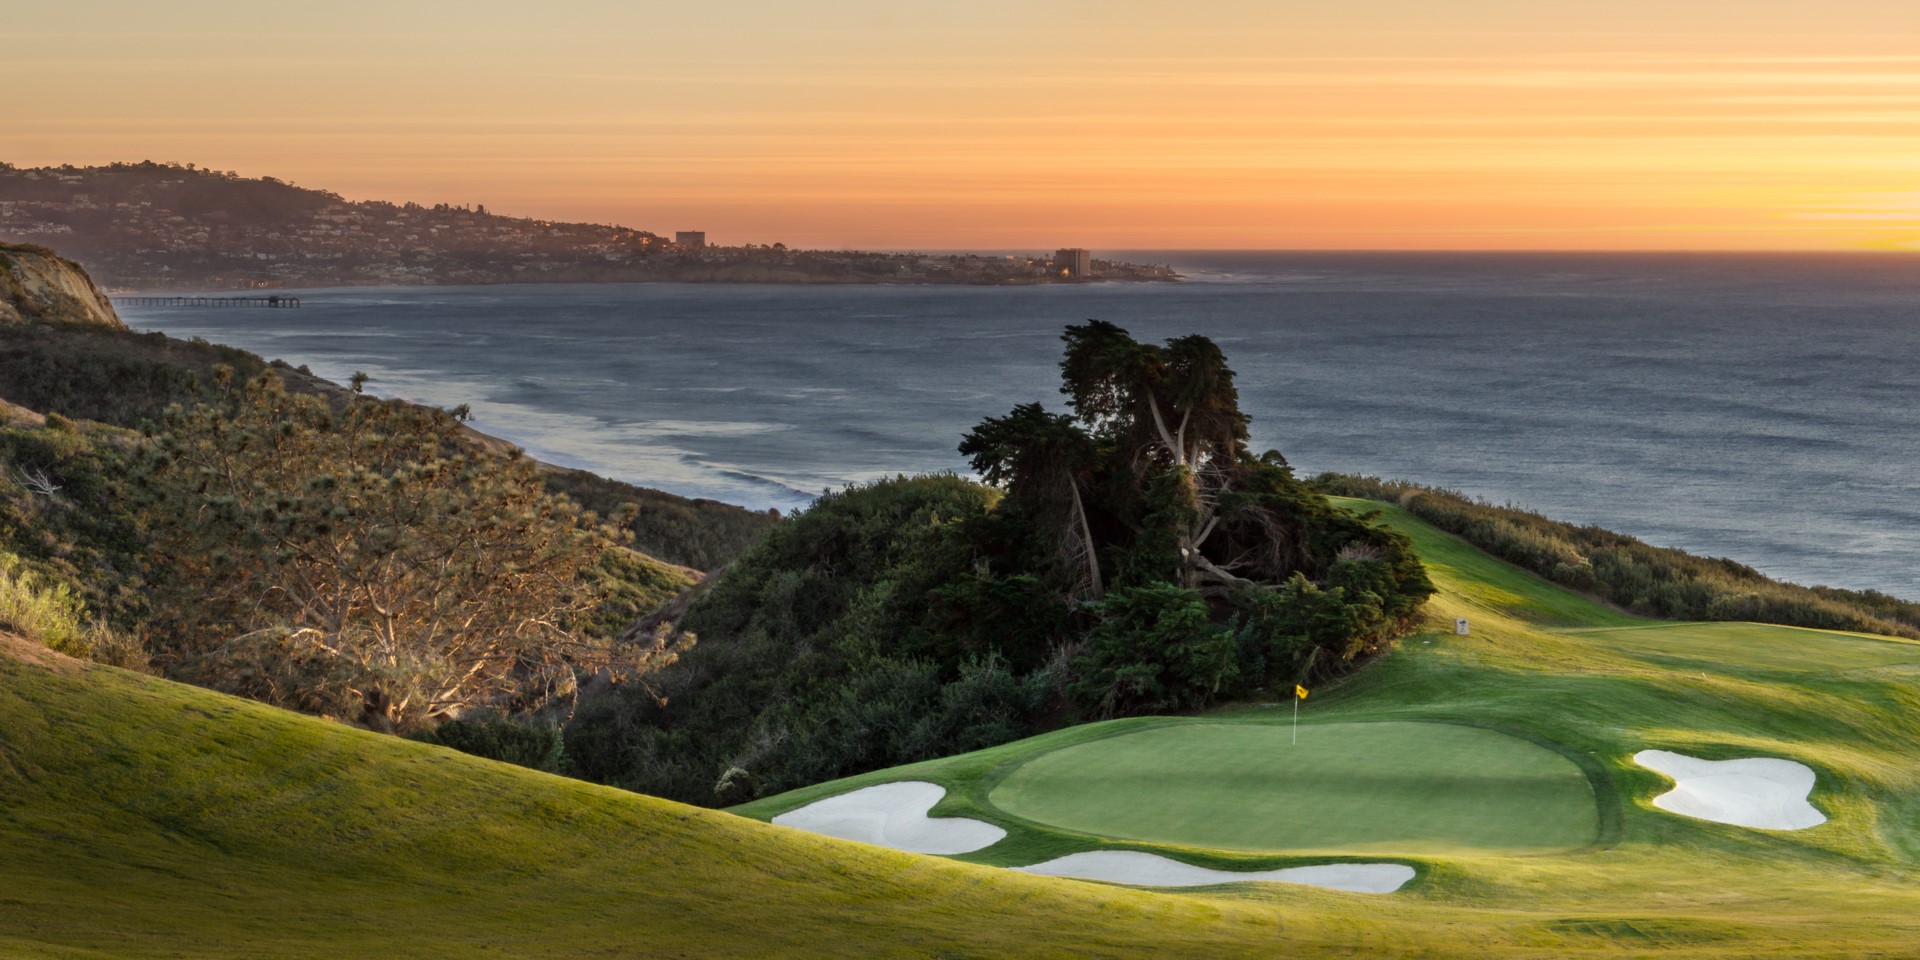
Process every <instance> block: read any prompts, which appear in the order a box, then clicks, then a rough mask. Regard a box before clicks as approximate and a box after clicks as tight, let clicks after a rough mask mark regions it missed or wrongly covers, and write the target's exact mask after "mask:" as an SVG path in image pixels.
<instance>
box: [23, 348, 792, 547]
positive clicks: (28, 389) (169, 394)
mask: <svg viewBox="0 0 1920 960" xmlns="http://www.w3.org/2000/svg"><path fill="white" fill-rule="evenodd" d="M270 366H277V365H273V364H269V363H267V362H266V361H264V360H262V359H261V358H260V357H257V356H254V355H253V354H251V353H248V352H246V351H244V350H240V349H237V348H234V347H228V346H222V345H219V344H212V343H207V342H205V341H203V340H178V339H174V338H172V337H168V336H166V335H164V334H160V333H133V332H129V331H125V330H108V329H101V328H78V327H50V326H43V325H38V324H0V398H4V399H6V400H10V401H12V402H14V403H17V404H19V405H21V406H23V407H27V408H30V409H34V410H40V411H48V412H58V413H60V414H63V415H65V416H68V417H73V418H77V419H84V420H97V421H100V422H102V423H107V424H112V425H115V426H121V427H128V428H137V427H139V426H141V425H142V424H143V423H149V422H154V421H157V420H159V418H160V417H161V416H162V414H163V413H164V412H165V411H166V409H167V407H169V406H172V405H174V404H185V405H191V404H193V403H194V402H196V397H197V394H198V391H199V390H200V389H202V388H203V387H204V386H205V385H206V384H207V383H208V382H210V380H211V378H212V377H213V375H214V371H215V370H216V369H219V368H222V367H225V368H229V369H231V370H233V371H234V375H235V376H236V377H237V378H238V379H239V380H242V381H245V380H249V379H252V378H253V377H256V376H258V375H260V374H261V373H263V372H266V371H267V370H268V369H269V367H270ZM281 379H282V383H283V384H284V385H285V386H286V388H287V389H288V390H289V391H291V392H294V393H312V394H319V395H324V396H327V397H329V398H331V400H332V402H334V403H335V404H336V405H337V404H339V403H341V402H344V399H345V397H346V395H347V392H346V391H345V390H343V389H340V388H339V387H337V386H336V385H334V384H331V383H328V382H326V381H323V380H319V379H317V378H314V377H311V376H308V375H307V374H305V373H304V372H300V371H291V370H284V369H282V370H281ZM482 446H484V447H486V448H489V449H498V448H503V447H504V444H497V443H495V444H482ZM541 476H542V480H543V482H544V483H545V484H546V486H547V488H548V489H549V490H551V491H553V492H555V493H560V494H564V495H566V496H567V497H569V498H571V499H573V500H574V501H576V502H578V503H580V504H581V505H582V506H584V507H586V508H587V509H589V510H592V511H595V512H596V513H599V514H600V515H601V516H604V517H613V516H615V515H616V514H617V513H620V511H621V508H622V506H623V505H626V504H633V505H634V506H635V507H637V509H636V510H633V511H631V512H627V513H624V514H622V515H621V516H622V526H623V527H624V528H625V529H626V530H627V531H628V532H630V533H631V534H632V535H633V547H634V549H636V550H639V551H641V552H643V553H646V554H648V555H649V556H653V557H657V558H659V559H661V560H665V561H667V562H668V563H673V564H679V565H682V566H687V567H693V568H695V569H699V570H711V569H715V568H718V567H720V566H723V565H725V564H726V563H728V562H729V561H731V560H732V559H733V558H735V557H737V556H739V555H740V554H741V553H742V552H744V551H745V550H746V549H747V548H748V547H750V546H752V545H753V543H755V542H756V541H758V540H759V538H760V537H761V536H763V535H764V534H765V533H766V531H767V530H768V529H769V528H771V527H772V526H774V525H775V524H777V523H778V522H779V517H778V516H777V515H770V514H768V513H764V512H759V511H753V510H747V509H744V508H741V507H736V506H733V505H731V504H724V503H718V502H716V501H712V500H692V499H688V498H686V497H680V496H676V495H674V494H670V493H666V492H664V491H660V490H650V489H647V488H644V487H636V486H633V485H631V484H626V483H621V482H619V481H617V480H608V479H606V478H604V477H597V476H594V475H593V474H590V473H587V472H585V471H581V470H568V469H559V468H551V469H546V470H543V471H542V474H541Z"/></svg>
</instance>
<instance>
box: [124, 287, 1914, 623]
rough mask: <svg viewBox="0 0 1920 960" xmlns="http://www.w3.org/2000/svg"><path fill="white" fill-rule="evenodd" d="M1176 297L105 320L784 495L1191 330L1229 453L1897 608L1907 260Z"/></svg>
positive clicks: (903, 456) (743, 489) (947, 461)
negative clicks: (1879, 599) (1085, 334)
mask: <svg viewBox="0 0 1920 960" xmlns="http://www.w3.org/2000/svg"><path fill="white" fill-rule="evenodd" d="M1122 256H1126V257H1127V258H1129V259H1138V260H1152V261H1154V262H1169V263H1172V264H1174V265H1175V266H1177V267H1179V268H1180V269H1181V270H1182V272H1184V273H1186V274H1187V275H1188V276H1189V277H1190V278H1191V280H1190V282H1186V283H1181V284H1160V285H1111V286H1109V285H1094V286H1084V287H1075V286H1047V287H1001V288H996V287H935V286H869V287H833V286H824V287H794V286H737V287H736V286H716V285H681V284H648V285H610V286H558V287H556V286H494V287H435V288H357V289H322V290H305V291H297V292H298V293H299V295H301V296H302V297H303V298H304V301H305V306H304V308H303V309H300V310H297V311H295V310H192V309H177V308H146V309H127V310H125V311H123V312H124V313H125V315H126V317H127V320H128V321H129V323H131V324H132V325H134V326H136V327H139V328H143V329H158V330H164V331H166V332H167V333H169V334H172V335H174V336H181V337H192V336H197V337H204V338H206V339H208V340H213V341H216V342H222V343H230V344H233V345H235V346H239V347H243V348H246V349H248V350H252V351H255V352H258V353H260V354H263V355H265V356H267V357H270V358H271V357H279V358H284V359H285V360H287V361H288V362H290V363H293V364H296V365H298V364H307V365H309V366H310V367H311V368H312V369H313V371H314V372H315V373H318V374H321V375H322V376H326V377H329V378H332V379H336V380H344V379H345V378H346V377H347V376H348V375H349V374H351V373H353V372H354V371H356V370H359V371H365V372H367V373H368V374H370V375H371V376H372V382H371V388H372V389H373V390H374V391H376V392H378V393H381V394H383V395H391V396H402V397H407V398H409V399H414V400H419V401H423V402H427V403H433V404H439V405H443V406H452V405H454V404H460V403H467V404H471V405H472V408H473V410H474V412H475V424H476V426H478V427H479V428H480V429H482V430H486V431H488V432H490V433H494V434H496V435H499V436H502V437H505V438H507V439H509V440H512V441H513V442H515V443H518V444H521V445H522V446H524V447H526V448H527V449H528V450H529V451H531V452H533V453H535V454H536V455H538V456H540V457H542V458H545V459H549V460H553V461H556V462H561V463H566V464H571V465H576V466H581V467H586V468H589V469H592V470H595V471H597V472H600V473H603V474H607V475H609V476H614V477H618V478H620V479H624V480H629V481H632V482H635V483H640V484H645V485H649V486H655V487H660V488H663V489H667V490H671V491H674V492H677V493H682V494H686V495H690V496H701V497H711V498H714V499H718V500H725V501H730V502H734V503H739V504H744V505H747V506H751V507H756V508H767V507H778V508H782V509H789V508H793V507H798V506H801V505H804V504H805V503H807V502H808V501H809V500H810V499H811V498H812V497H814V496H816V495H817V494H818V493H819V492H820V491H822V490H824V489H829V488H834V487H838V486H840V485H842V484H846V483H853V482H860V481H868V480H873V479H876V478H881V477H886V476H891V475H894V474H897V473H916V472H922V471H936V470H955V471H964V470H965V463H964V461H963V460H962V459H961V458H960V456H959V455H958V454H957V453H956V452H955V445H956V444H957V443H958V441H959V438H960V435H961V434H962V433H963V432H964V431H965V430H966V429H968V428H969V427H970V426H972V425H973V424H975V423H977V422H978V421H979V420H980V419H981V418H982V417H986V416H992V415H998V414H1002V413H1005V412H1006V411H1007V410H1008V408H1010V407H1011V406H1013V405H1014V404H1016V403H1021V402H1025V401H1030V400H1038V401H1042V402H1045V403H1046V404H1048V405H1049V406H1050V407H1053V408H1056V409H1058V408H1063V406H1064V404H1063V402H1062V400H1063V398H1062V397H1061V396H1060V395H1059V393H1058V385H1059V382H1058V371H1057V367H1056V364H1057V363H1058V361H1059V356H1060V349H1061V344H1060V341H1059V336H1060V332H1061V329H1062V328H1063V327H1064V326H1065V325H1066V324H1069V323H1074V322H1079V321H1082V320H1085V319H1087V318H1100V319H1104V320H1109V321H1112V322H1114V323H1118V324H1120V325H1121V326H1123V327H1126V328H1128V329H1129V330H1131V331H1132V332H1133V333H1134V334H1135V336H1137V337H1140V338H1143V339H1154V340H1159V339H1164V338H1167V337H1173V336H1180V335H1184V334H1188V333H1202V334H1205V335H1207V336H1210V337H1213V338H1214V339H1215V340H1217V341H1218V342H1219V343H1220V344H1221V345H1222V346H1223V348H1224V349H1225V350H1226V351H1227V355H1228V358H1229V361H1230V363H1231V364H1232V366H1233V368H1234V369H1235V370H1236V371H1237V372H1238V374H1239V387H1240V395H1241V403H1242V407H1243V408H1244V409H1245V410H1246V411H1247V412H1249V413H1250V414H1251V415H1252V417H1253V440H1254V445H1255V448H1256V450H1262V449H1267V448H1270V447H1274V448H1278V449H1279V450H1281V451H1282V452H1283V453H1284V454H1285V455H1286V456H1287V458H1288V459H1289V460H1290V461H1291V462H1292V463H1293V464H1294V465H1295V467H1296V468H1298V469H1299V470H1300V471H1301V472H1303V473H1313V472H1318V471H1321V470H1341V471H1348V472H1357V473H1373V474H1379V475H1383V476H1389V477H1401V478H1407V479H1413V480H1417V481H1420V482H1422V483H1427V484H1434V485H1440V486H1445V487H1450V488H1453V489H1457V490H1460V491H1463V492H1465V493H1468V494H1471V495H1476V496H1481V497H1485V498H1488V499H1491V500H1494V501H1497V502H1512V503H1514V504H1517V505H1520V506H1524V507H1527V508H1531V509H1535V510H1539V511H1541V512H1543V513H1546V514H1548V515H1550V516H1553V517H1557V518H1560V519H1565V520H1570V521H1574V522H1579V523H1597V524H1601V525H1604V526H1607V527H1611V528H1614V529H1617V530H1621V531H1624V532H1627V533H1631V534H1634V535H1636V536H1639V537H1641V538H1643V539H1645V540H1648V541H1650V542H1653V543H1656V544H1662V545H1668V546H1676V547H1680V548H1683V549H1686V550H1690V551H1694V552H1696V553H1702V554H1707V555H1713V556H1727V557H1732V558H1734V559H1737V560H1740V561H1742V562H1744V563H1748V564H1751V565H1753V566H1755V567H1758V568H1760V569H1761V570H1764V571H1766V572H1767V573H1769V574H1772V575H1774V576H1778V577H1782V578H1785V579H1789V580H1795V581H1799V582H1803V583H1826V584H1833V585H1838V586H1848V587H1856V588H1870V589H1878V590H1883V591H1887V592H1890V593H1893V594H1896V595H1900V596H1905V597H1914V598H1920V477H1917V476H1916V467H1920V259H1915V258H1909V257H1900V256H1873V255H1673V254H1610V255H1594V254H1522V255H1516V254H1289V253H1191V252H1184V253H1135V254H1125V255H1122Z"/></svg>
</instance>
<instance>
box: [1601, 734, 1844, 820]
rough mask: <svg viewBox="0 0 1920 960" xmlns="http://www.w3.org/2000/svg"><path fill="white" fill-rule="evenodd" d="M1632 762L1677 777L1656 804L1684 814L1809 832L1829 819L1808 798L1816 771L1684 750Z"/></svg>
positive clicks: (1645, 753) (1646, 753)
mask: <svg viewBox="0 0 1920 960" xmlns="http://www.w3.org/2000/svg"><path fill="white" fill-rule="evenodd" d="M1633 762H1634V763H1637V764H1639V765H1641V766H1643V767H1646V768H1647V769H1649V770H1653V771H1657V772H1659V773H1664V774H1666V775H1667V776H1669V777H1672V778H1673V789H1672V790H1669V791H1667V792H1666V793H1663V794H1661V795H1659V796H1657V797H1654V798H1653V805H1654V806H1656V807H1659V808H1660V809H1662V810H1665V811H1668V812H1669V813H1677V814H1680V815H1681V816H1683V817H1696V818H1698V819H1701V820H1712V821H1713V822H1715V823H1730V824H1733V825H1734V826H1736V827H1755V828H1757V829H1761V830H1805V829H1806V828H1808V827H1817V826H1819V825H1820V824H1823V823H1826V822H1827V818H1826V815H1825V814H1823V813H1821V812H1820V811H1819V810H1816V809H1814V806H1813V804H1811V803H1808V802H1807V795H1808V794H1810V793H1812V792H1813V779H1814V778H1813V771H1812V770H1810V769H1808V768H1807V765H1806V764H1803V763H1795V762H1794V761H1792V760H1780V759H1776V758H1772V757H1750V758H1747V759H1743V760H1702V759H1700V758H1698V757H1689V756H1687V755H1686V754H1684V753H1669V752H1667V751H1665V750H1642V751H1640V752H1639V753H1636V754H1634V755H1633Z"/></svg>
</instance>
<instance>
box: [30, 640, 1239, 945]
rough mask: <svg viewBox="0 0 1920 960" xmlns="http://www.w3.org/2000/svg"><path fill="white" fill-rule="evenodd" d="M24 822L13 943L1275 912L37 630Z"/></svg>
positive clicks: (523, 935)
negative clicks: (126, 666) (948, 844)
mask: <svg viewBox="0 0 1920 960" xmlns="http://www.w3.org/2000/svg"><path fill="white" fill-rule="evenodd" d="M0 849H4V850H5V851H6V856H4V857H0V956H8V957H162V956H164V957H179V956H193V957H246V958H261V957H341V956H355V955H359V956H379V957H414V956H418V957H446V956H503V957H579V956H621V957H700V958H707V957H777V956H837V957H846V956H863V957H888V956H899V957H929V956H950V957H968V956H989V955H999V956H1010V955H1015V954H1018V955H1021V956H1062V957H1064V956H1131V955H1137V952H1138V951H1137V950H1136V949H1135V947H1134V945H1135V944H1137V943H1140V942H1142V941H1143V940H1147V939H1149V938H1151V939H1153V940H1154V941H1155V942H1157V943H1159V944H1161V945H1163V946H1165V947H1167V948H1168V949H1172V950H1175V951H1176V952H1182V953H1185V952H1187V951H1193V952H1196V953H1201V952H1204V953H1212V954H1215V955H1234V954H1235V953H1240V954H1243V955H1248V954H1251V950H1245V949H1242V950H1235V949H1233V947H1234V945H1235V944H1236V943H1237V944H1239V946H1240V947H1242V948H1245V947H1249V946H1250V945H1252V944H1255V943H1262V944H1264V943H1265V942H1266V941H1267V940H1268V939H1269V938H1271V936H1272V934H1273V931H1274V928H1275V921H1276V915H1275V914H1274V913H1273V912H1272V911H1270V910H1267V909H1264V908H1258V907H1253V906H1249V905H1239V904H1233V903H1212V902H1207V901H1203V900H1191V899H1185V898H1171V897H1159V896H1155V895H1152V894H1146V893H1134V892H1116V891H1113V890H1109V889H1103V888H1100V887H1093V886H1088V885H1085V884H1078V883H1074V882H1071V881H1063V880H1046V879H1040V878H1027V877H1020V876H1011V875H1007V874H1005V873H1002V872H999V871H988V870H985V869H983V868H980V867H974V866H969V865H966V864H957V863H951V862H948V861H942V860H937V859H930V858H923V857H915V856H909V855H906V854H896V853H891V852H888V851H883V850H878V849H874V848H871V847H861V846H857V845H852V844H846V843H840V842H837V841H831V840H825V839H821V838H816V837H812V836H809V835H806V834H801V833H797V832H794V831H788V830H784V829H779V828H774V827H769V826H765V825H763V824H758V823H755V822H753V821H750V820H745V819H741V818H738V817H734V816H731V815H728V814H724V813H716V812H712V811H706V810H699V809H695V808H691V807H684V806H681V805H679V804H675V803H670V802H668V801H664V800H656V799H652V798H649V797H642V796H639V795H636V794H630V793H625V792H622V791H618V790H613V789H609V788H605V787H597V786H593V785H590V784H584V783H580V782H577V781H572V780H565V779H561V778H557V777H552V776H547V775H544V774H538V773H534V772H532V771H528V770H523V769H521V768H518V767H511V766H507V765H505V764H499V763H493V762H489V761H484V760H479V759H475V758H472V757H468V756H465V755H463V754H458V753H454V752H452V751H449V750H444V749H440V748H436V747H429V746H425V745H422V744H417V743H412V742H408V741H404V740H399V739H395V738H392V737H385V736H379V735H376V734H371V733H365V732H362V731H357V730H353V729H349V728H346V727H342V726H339V725H335V724H329V723H325V722H322V721H319V720H313V719H309V718H306V717H302V716H299V715H296V714H292V713H288V712H285V711H281V710H275V709H272V708H269V707H264V706H260V705H258V704H253V703H249V702H246V701H242V700H237V699H234V698H231V697H224V696H220V695H217V694H212V693H208V692H206V691H202V690H198V689H195V688H192V687H186V686H181V685H178V684H172V683H167V682H165V681H160V680H155V679H151V678H148V677H143V676H139V675H137V674H132V673H127V672H124V671H119V670H114V669H112V668H107V667H97V666H86V665H82V664H79V663H78V662H75V661H68V660H64V659H63V658H57V657H56V656H55V655H53V654H50V653H47V652H45V651H37V652H36V651H35V650H34V649H33V648H28V647H26V646H24V644H23V643H22V642H20V641H16V640H6V641H0ZM981 917H992V918H994V923H993V925H992V928H991V929H982V925H981V924H980V922H979V919H980V918H981ZM1063 920H1069V921H1071V922H1070V923H1067V924H1064V925H1063V924H1062V921H1063ZM1222 950H1225V953H1224V954H1223V953H1221V951H1222Z"/></svg>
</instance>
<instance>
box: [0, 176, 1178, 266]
mask: <svg viewBox="0 0 1920 960" xmlns="http://www.w3.org/2000/svg"><path fill="white" fill-rule="evenodd" d="M0 241H15V242H24V243H41V244H49V245H56V246H58V247H59V248H60V250H61V251H62V252H63V253H65V254H66V255H68V256H71V257H74V258H75V259H77V260H79V261H81V262H82V263H84V264H86V266H87V269H88V270H89V271H90V272H91V273H92V275H93V276H94V277H95V278H96V279H97V280H98V281H99V282H100V283H101V284H102V285H103V286H106V287H109V288H112V289H118V290H164V289H195V290H206V289H234V290H251V289H262V288H272V287H311V286H340V285H424V284H489V283H633V282H648V281H657V282H679V283H810V284H835V283H837V284H875V283H929V284H985V285H1010V284H1051V283H1111V282H1121V283H1141V282H1164V281H1175V280H1180V279H1182V278H1181V277H1180V275H1179V274H1178V273H1176V272H1174V270H1173V268H1172V267H1169V266H1164V265H1150V264H1137V263H1124V262H1121V261H1117V260H1110V259H1100V258H1096V257H1094V256H1093V255H1092V253H1091V252H1089V251H1087V250H1085V249H1080V248H1065V249H1061V250H1057V251H1054V252H1052V253H1039V254H1033V255H1014V256H1006V255H983V254H955V253H940V254H923V253H899V252H892V253H887V252H865V251H851V250H800V249H793V248H789V247H787V246H786V245H785V244H781V243H774V244H742V245H739V246H724V245H720V244H713V243H709V242H708V241H707V237H706V234H705V233H704V232H703V231H693V230H688V231H679V232H676V233H675V234H674V236H672V237H671V238H669V237H666V236H663V235H661V234H656V233H653V232H651V231H647V230H638V229H634V228H631V227H624V226H618V225H611V224H592V223H561V222H556V221H550V220H534V219H528V218H524V217H508V216H501V215H498V214H494V213H489V212H488V211H487V208H486V207H485V206H472V207H468V206H453V205H450V204H438V205H435V206H431V207H428V206H422V205H420V204H417V203H399V204H395V203H387V202H384V201H379V200H365V201H349V200H346V199H344V198H342V197H341V196H340V195H338V194H335V193H330V192H327V191H324V190H314V189H309V188H305V187H300V186H296V185H294V184H291V183H288V182H286V181H283V180H278V179H275V178H273V177H260V178H244V177H241V176H239V175H237V174H235V173H232V172H230V171H218V170H209V169H205V168H201V167H196V166H193V165H192V164H188V165H185V166H182V165H180V164H174V163H154V162H151V161H148V162H142V163H115V164H110V165H107V166H100V167H73V166H61V167H15V166H13V165H11V164H6V163H0Z"/></svg>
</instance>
